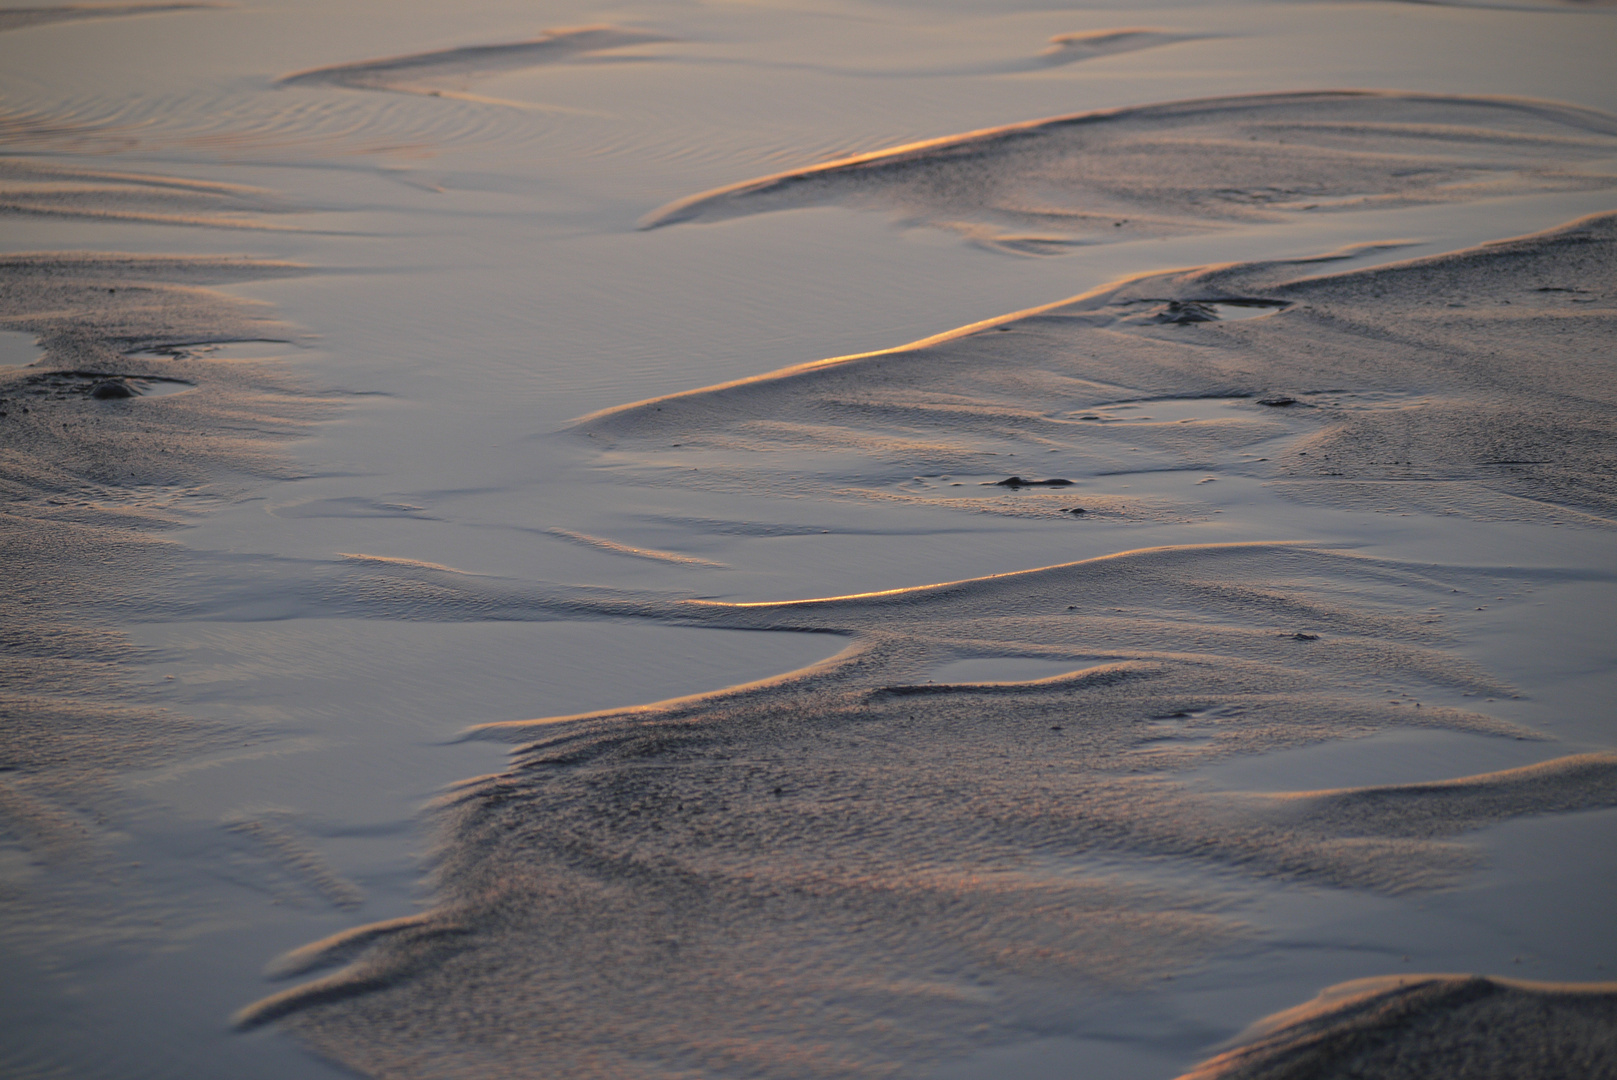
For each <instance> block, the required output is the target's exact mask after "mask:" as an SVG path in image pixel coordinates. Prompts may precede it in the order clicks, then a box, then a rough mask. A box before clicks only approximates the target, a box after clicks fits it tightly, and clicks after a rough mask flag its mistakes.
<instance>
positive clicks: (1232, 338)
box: [575, 215, 1617, 523]
mask: <svg viewBox="0 0 1617 1080" xmlns="http://www.w3.org/2000/svg"><path fill="white" fill-rule="evenodd" d="M1330 261H1331V260H1330V259H1329V258H1326V259H1322V260H1302V261H1300V262H1276V263H1257V264H1245V265H1230V266H1216V267H1204V268H1198V269H1193V270H1186V271H1179V272H1173V273H1166V274H1153V275H1149V276H1146V277H1142V278H1138V279H1135V280H1130V281H1124V282H1121V283H1117V284H1114V285H1109V286H1105V287H1103V288H1100V289H1096V290H1094V291H1093V292H1090V293H1086V294H1084V295H1082V296H1079V297H1077V298H1075V299H1073V300H1069V301H1064V302H1061V303H1057V304H1053V305H1050V306H1048V307H1044V308H1038V309H1034V310H1032V311H1028V312H1022V313H1018V314H1015V315H1010V316H1006V317H1004V318H1002V319H996V320H991V321H989V322H985V323H979V324H975V325H972V326H967V327H963V328H961V329H959V330H955V331H951V332H949V333H947V334H941V335H938V336H937V337H934V338H928V339H926V340H923V341H920V342H917V343H915V344H913V345H909V346H905V347H903V348H900V349H894V350H890V351H886V352H879V353H867V354H861V355H856V356H850V357H841V358H835V359H831V360H824V361H818V362H815V363H811V364H804V365H801V366H799V367H795V368H789V369H786V370H783V371H779V372H775V373H772V374H768V375H762V376H758V377H755V378H751V379H745V380H741V381H738V382H734V383H726V384H723V385H721V386H716V387H709V388H707V389H703V390H695V391H689V392H686V393H682V394H675V395H671V396H669V397H664V398H656V399H653V400H650V401H646V402H641V403H637V404H634V405H628V406H623V407H620V408H615V409H610V410H607V411H605V412H602V413H597V414H595V415H593V416H590V417H586V418H585V419H584V420H582V421H580V422H579V424H578V425H577V427H576V429H575V430H576V431H577V432H578V433H580V434H581V435H583V436H585V437H587V438H589V439H590V440H591V442H592V443H594V444H595V445H598V446H601V447H603V448H604V449H605V450H606V451H607V456H606V460H608V461H611V462H613V463H614V464H617V465H619V466H621V467H623V468H625V470H626V471H627V473H628V475H630V476H633V477H634V478H635V479H636V481H637V482H639V483H642V484H654V485H673V486H680V487H696V488H711V487H714V486H718V487H725V486H729V487H731V488H748V487H753V488H760V489H766V490H772V491H779V492H781V493H783V494H788V495H789V494H791V493H793V492H798V491H802V492H812V493H816V494H821V495H826V494H836V495H840V496H846V497H852V498H860V499H874V500H878V501H902V502H912V503H921V504H926V505H938V506H954V507H957V508H961V509H970V510H978V511H984V512H994V513H1011V514H1017V515H1035V516H1041V515H1042V516H1045V517H1049V518H1054V517H1057V516H1059V515H1060V514H1061V513H1062V511H1063V510H1067V509H1070V508H1071V507H1073V506H1079V507H1084V508H1085V509H1086V510H1098V511H1099V512H1100V513H1101V514H1102V515H1104V514H1106V513H1108V512H1109V511H1110V510H1111V509H1113V508H1114V507H1115V506H1116V505H1117V504H1119V503H1121V502H1123V501H1124V500H1121V499H1119V498H1118V497H1116V496H1115V495H1095V494H1092V493H1091V492H1090V491H1089V490H1088V489H1087V488H1086V487H1085V486H1084V485H1083V484H1082V483H1079V484H1075V486H1073V487H1071V488H1065V489H1060V490H1051V489H1035V490H1030V491H1019V492H1012V493H1010V494H1007V495H1002V496H1000V497H998V498H997V499H983V498H980V497H973V498H970V499H963V495H964V494H966V493H962V492H960V490H959V489H960V488H961V486H962V485H961V481H962V480H975V481H976V482H975V483H974V484H973V486H972V487H971V489H970V490H971V492H976V491H978V490H979V488H978V487H977V484H980V483H981V480H980V479H978V478H982V477H989V478H993V477H1007V476H1009V475H1011V474H1012V473H1020V472H1022V471H1025V470H1031V469H1035V468H1036V469H1040V470H1057V469H1059V470H1061V472H1062V474H1063V475H1062V478H1071V479H1073V480H1075V481H1079V482H1082V481H1085V480H1093V479H1094V478H1095V477H1098V476H1103V475H1105V474H1108V473H1121V472H1138V471H1142V470H1150V469H1153V468H1154V469H1164V470H1187V469H1218V470H1221V471H1223V472H1225V473H1231V472H1233V473H1236V474H1239V475H1243V476H1249V477H1255V478H1258V479H1262V480H1265V481H1269V482H1271V483H1273V484H1275V485H1277V486H1278V488H1279V490H1282V491H1284V492H1286V493H1288V494H1290V495H1293V496H1295V497H1298V498H1304V499H1309V500H1325V501H1329V502H1332V503H1336V504H1339V505H1358V506H1382V505H1398V506H1402V507H1404V508H1409V507H1422V508H1426V509H1430V510H1435V511H1438V512H1442V513H1453V514H1461V515H1465V516H1469V517H1477V518H1485V519H1509V518H1528V519H1543V520H1548V519H1550V518H1554V517H1557V516H1561V517H1568V518H1575V519H1576V520H1579V521H1584V522H1588V523H1609V522H1610V521H1611V520H1612V519H1613V517H1614V516H1617V487H1614V486H1613V483H1612V480H1611V478H1612V477H1613V476H1617V399H1614V398H1613V391H1612V385H1613V384H1612V379H1611V371H1610V351H1609V342H1610V341H1611V340H1612V336H1613V334H1614V333H1617V322H1614V319H1617V216H1612V215H1605V216H1596V217H1591V218H1587V219H1584V220H1582V221H1578V222H1574V223H1572V224H1570V225H1567V226H1564V227H1562V228H1560V229H1555V230H1551V231H1549V232H1545V233H1540V234H1537V235H1534V236H1529V237H1523V238H1520V239H1517V240H1510V241H1504V242H1499V243H1493V244H1487V245H1484V246H1481V247H1478V248H1474V249H1470V250H1467V251H1461V252H1456V253H1453V254H1449V255H1442V256H1436V257H1432V258H1425V259H1417V260H1413V261H1409V262H1405V263H1397V264H1392V265H1388V266H1381V267H1375V268H1372V269H1367V270H1359V271H1352V272H1347V273H1339V274H1334V275H1333V274H1328V273H1327V274H1323V275H1322V274H1320V271H1322V270H1326V269H1327V268H1328V267H1329V264H1330ZM1220 304H1224V305H1231V306H1234V305H1246V306H1247V308H1248V310H1249V311H1250V310H1258V311H1264V312H1267V314H1262V315H1261V316H1260V317H1256V318H1242V319H1236V320H1230V319H1228V318H1224V317H1221V315H1220V313H1219V312H1218V310H1217V308H1218V306H1219V305H1220ZM1230 405H1234V406H1236V408H1233V409H1232V408H1229V407H1228V406H1230ZM1128 410H1133V411H1132V412H1130V411H1128ZM1153 410H1155V411H1158V412H1163V413H1164V415H1162V416H1160V417H1157V416H1154V415H1153ZM1051 451H1054V453H1051ZM697 464H699V465H700V468H693V467H691V466H693V465H697ZM680 466H683V467H680ZM1066 474H1070V477H1069V476H1067V475H1066ZM1037 475H1038V476H1039V477H1041V478H1042V477H1044V476H1045V475H1046V472H1043V471H1041V472H1040V473H1038V474H1037ZM1127 502H1128V503H1130V504H1132V506H1133V508H1134V509H1133V511H1132V512H1133V513H1134V514H1135V515H1137V516H1138V517H1141V518H1149V516H1151V515H1152V514H1161V513H1164V512H1168V511H1170V510H1173V509H1174V508H1171V507H1162V506H1156V507H1153V503H1152V501H1151V500H1150V499H1146V498H1134V499H1130V500H1127ZM1177 512H1179V513H1193V512H1196V508H1195V507H1194V506H1192V505H1184V504H1182V505H1181V506H1180V507H1178V508H1177Z"/></svg>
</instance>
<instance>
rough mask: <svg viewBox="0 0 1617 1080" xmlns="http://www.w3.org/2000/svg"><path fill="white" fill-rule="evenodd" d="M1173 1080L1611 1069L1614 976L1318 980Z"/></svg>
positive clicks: (1453, 1079)
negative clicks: (1591, 979)
mask: <svg viewBox="0 0 1617 1080" xmlns="http://www.w3.org/2000/svg"><path fill="white" fill-rule="evenodd" d="M1236 1043H1237V1045H1236V1047H1235V1048H1234V1049H1231V1050H1228V1051H1226V1052H1225V1053H1222V1054H1220V1055H1218V1056H1217V1057H1215V1058H1212V1059H1210V1060H1208V1061H1205V1062H1203V1063H1202V1064H1200V1065H1198V1066H1197V1067H1196V1068H1195V1069H1193V1070H1191V1071H1190V1072H1188V1073H1186V1074H1185V1075H1184V1076H1183V1077H1181V1078H1180V1080H1281V1078H1284V1080H1335V1078H1338V1077H1340V1078H1342V1080H1347V1078H1349V1077H1361V1076H1374V1077H1378V1078H1385V1080H1404V1078H1406V1077H1407V1078H1410V1080H1414V1078H1416V1077H1422V1078H1424V1077H1435V1076H1441V1077H1445V1078H1449V1080H1484V1078H1496V1077H1521V1078H1527V1077H1550V1076H1556V1077H1565V1078H1566V1080H1583V1078H1589V1080H1594V1078H1595V1077H1603V1076H1610V1075H1611V1074H1612V1071H1613V1068H1614V1067H1617V983H1543V982H1527V981H1524V980H1517V979H1502V978H1497V977H1495V978H1490V977H1485V976H1481V975H1397V976H1391V975H1389V976H1385V977H1381V978H1375V979H1359V980H1355V981H1353V982H1348V983H1342V984H1341V985H1339V986H1333V987H1330V988H1329V989H1327V990H1325V991H1323V992H1322V993H1321V994H1320V995H1319V997H1317V998H1315V999H1314V1000H1312V1001H1309V1002H1306V1003H1305V1004H1302V1005H1299V1006H1297V1007H1296V1008H1293V1009H1288V1010H1286V1011H1285V1012H1282V1013H1277V1014H1275V1015H1274V1016H1271V1017H1269V1018H1267V1019H1265V1020H1263V1021H1260V1022H1259V1023H1258V1024H1256V1025H1254V1027H1253V1028H1252V1029H1251V1030H1250V1031H1249V1032H1246V1033H1244V1034H1243V1035H1241V1036H1240V1037H1239V1038H1238V1039H1237V1040H1236Z"/></svg>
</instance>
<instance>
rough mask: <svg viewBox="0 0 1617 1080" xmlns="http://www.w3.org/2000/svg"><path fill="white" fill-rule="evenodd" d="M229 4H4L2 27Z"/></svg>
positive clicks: (20, 27) (11, 27) (21, 26)
mask: <svg viewBox="0 0 1617 1080" xmlns="http://www.w3.org/2000/svg"><path fill="white" fill-rule="evenodd" d="M227 6H228V5H226V4H208V3H189V4H59V5H54V6H51V7H15V8H0V31H6V30H22V29H25V28H26V27H30V26H44V25H46V24H47V23H57V22H76V21H78V20H81V19H113V18H118V17H119V16H124V15H161V14H164V13H167V12H171V11H199V10H201V11H205V10H207V9H209V8H222V7H227Z"/></svg>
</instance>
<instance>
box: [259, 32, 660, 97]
mask: <svg viewBox="0 0 1617 1080" xmlns="http://www.w3.org/2000/svg"><path fill="white" fill-rule="evenodd" d="M668 40H669V39H668V38H667V37H663V36H661V35H658V34H648V33H645V32H643V31H638V30H626V29H621V28H619V27H616V26H582V27H575V28H569V29H557V30H546V31H545V32H544V33H543V34H542V35H541V36H539V37H537V38H534V39H533V40H531V41H514V42H507V43H501V44H496V45H467V46H463V47H461V48H458V49H441V50H438V51H435V52H425V53H413V54H410V55H408V56H391V57H384V58H382V59H380V60H361V61H355V62H353V63H346V64H333V65H331V66H329V67H321V68H314V69H312V70H309V71H299V72H294V73H293V74H291V75H285V76H282V77H281V78H280V79H279V80H278V82H279V84H280V85H282V86H322V85H323V86H346V87H350V88H353V89H358V90H393V91H396V92H399V93H411V94H434V95H441V94H445V93H447V92H451V91H456V90H464V89H465V88H466V86H467V85H468V84H469V83H470V82H471V80H472V79H474V78H477V77H481V76H488V75H494V74H498V73H499V72H503V71H519V70H521V69H523V68H528V67H536V66H538V65H540V64H559V63H564V62H566V61H571V60H578V59H583V58H590V57H594V56H596V55H597V54H599V53H603V52H609V51H612V50H615V49H622V48H625V47H627V46H630V45H644V44H648V43H652V42H661V41H668Z"/></svg>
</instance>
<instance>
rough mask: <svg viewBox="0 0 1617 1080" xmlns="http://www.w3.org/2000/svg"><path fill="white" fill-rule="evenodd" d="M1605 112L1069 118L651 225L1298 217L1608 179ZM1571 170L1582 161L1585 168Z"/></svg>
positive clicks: (673, 212) (1036, 242)
mask: <svg viewBox="0 0 1617 1080" xmlns="http://www.w3.org/2000/svg"><path fill="white" fill-rule="evenodd" d="M1614 148H1617V117H1613V116H1610V115H1608V114H1606V113H1602V112H1598V111H1596V110H1593V109H1583V108H1578V107H1575V106H1570V105H1561V104H1556V103H1553V102H1542V101H1526V100H1515V99H1507V98H1480V97H1478V98H1470V97H1456V96H1441V95H1431V94H1404V93H1392V92H1385V91H1331V92H1313V93H1286V94H1255V95H1249V96H1243V97H1226V98H1209V99H1205V100H1200V101H1182V102H1170V103H1166V104H1161V105H1146V106H1140V107H1135V108H1126V109H1112V110H1107V111H1103V112H1094V113H1080V114H1077V115H1074V116H1062V117H1056V118H1053V119H1048V120H1035V121H1030V122H1027V123H1021V124H1011V125H1008V126H1005V127H998V128H988V129H985V130H982V131H973V132H968V133H966V134H963V135H952V136H948V137H946V138H941V139H934V140H930V141H927V142H919V143H914V144H911V145H907V146H899V147H894V148H892V149H890V150H880V151H876V152H873V153H868V154H859V155H856V156H854V157H849V158H843V159H840V160H836V161H830V162H826V163H824V164H821V165H815V166H812V167H810V168H806V169H798V170H793V171H790V172H783V173H777V174H775V175H772V176H765V177H761V178H758V179H755V180H748V181H745V182H742V183H739V184H734V185H731V186H729V187H724V188H719V189H717V190H714V191H707V192H702V193H700V194H697V195H692V196H690V197H688V198H684V199H680V200H678V201H677V202H673V203H670V204H668V205H667V206H664V207H662V208H661V209H658V210H656V211H653V212H652V213H650V214H648V215H647V216H646V217H645V218H643V219H642V220H641V223H640V225H641V228H645V229H653V228H658V227H660V226H664V225H674V224H678V223H680V222H701V221H722V220H725V219H727V218H735V217H741V216H745V215H748V214H758V213H766V212H769V211H773V210H792V209H798V208H802V207H809V206H826V205H842V206H848V207H853V208H856V209H865V210H880V211H885V212H887V213H889V214H892V215H894V216H896V217H898V218H900V219H902V220H903V221H904V222H905V223H906V224H927V225H933V226H937V227H940V228H946V229H952V230H955V231H957V232H959V233H961V234H962V235H964V236H966V237H967V238H969V239H970V240H972V241H973V242H974V243H978V244H981V245H983V246H987V247H991V248H995V249H997V250H1002V251H1007V252H1012V253H1016V254H1022V255H1058V254H1061V253H1063V252H1064V251H1068V250H1071V248H1072V247H1073V246H1074V245H1079V244H1093V243H1103V242H1107V241H1111V240H1120V239H1137V238H1139V237H1142V236H1168V235H1173V234H1178V233H1186V232H1201V231H1206V230H1209V229H1216V228H1219V227H1220V224H1221V223H1237V222H1260V221H1277V220H1281V219H1282V218H1283V217H1284V216H1285V215H1288V214H1297V213H1325V212H1342V211H1351V210H1358V209H1369V208H1373V207H1389V206H1410V205H1420V204H1427V203H1442V202H1453V201H1464V200H1470V199H1477V198H1487V197H1490V196H1497V195H1505V194H1520V193H1524V192H1530V191H1580V190H1596V189H1600V188H1606V187H1611V186H1612V185H1613V184H1614V183H1617V178H1614V177H1613V176H1611V175H1610V174H1609V171H1606V170H1605V169H1603V168H1602V166H1600V165H1598V164H1597V163H1598V162H1600V161H1601V160H1602V159H1609V158H1610V157H1611V156H1612V153H1613V149H1614ZM1585 166H1587V168H1585Z"/></svg>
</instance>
